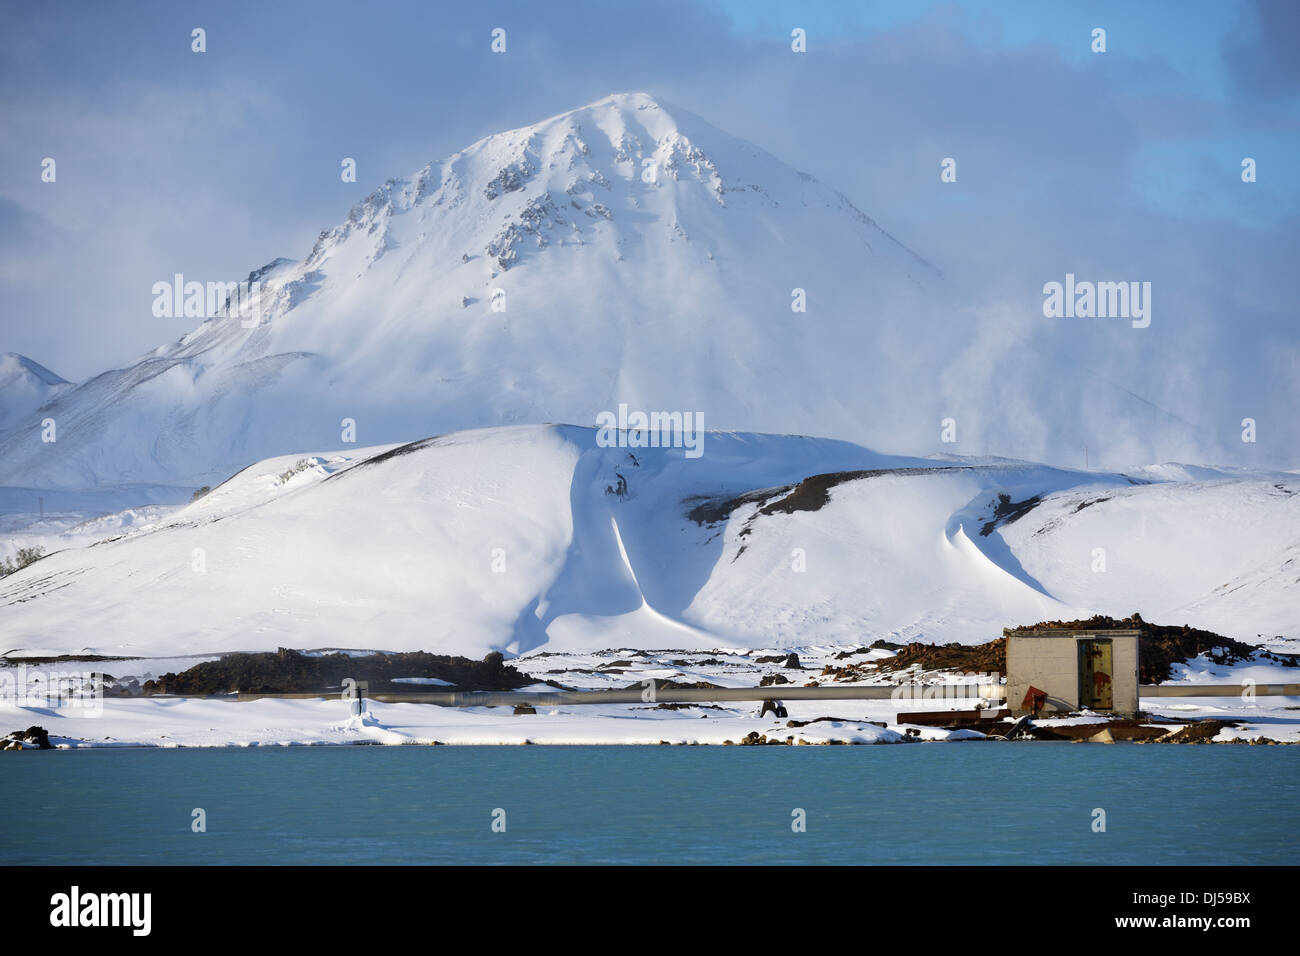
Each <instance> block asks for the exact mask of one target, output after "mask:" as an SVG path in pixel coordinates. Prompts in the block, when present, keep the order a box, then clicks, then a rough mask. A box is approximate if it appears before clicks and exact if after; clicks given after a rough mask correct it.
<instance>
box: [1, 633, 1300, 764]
mask: <svg viewBox="0 0 1300 956" xmlns="http://www.w3.org/2000/svg"><path fill="white" fill-rule="evenodd" d="M784 651H785V649H782V653H784ZM797 653H798V655H799V658H800V661H801V668H800V669H793V668H788V667H785V666H784V664H783V663H782V662H780V661H779V660H773V659H772V658H773V657H777V658H780V656H781V655H780V654H777V653H774V651H773V650H772V649H734V648H733V649H721V650H715V651H711V652H698V651H695V652H682V651H675V652H644V651H635V650H628V649H623V650H610V651H604V652H598V653H592V654H586V653H584V654H545V653H544V654H534V655H531V656H529V657H526V658H522V659H519V660H516V661H514V662H513V663H514V665H515V666H517V667H519V668H520V669H521V670H524V671H525V672H526V673H528V674H530V675H531V676H533V677H537V678H538V679H539V680H540V679H543V678H544V675H545V676H546V678H547V679H554V678H559V679H560V680H561V681H562V682H563V684H564V686H568V687H576V688H583V689H595V688H609V687H626V686H628V685H630V684H632V683H634V682H635V681H637V680H645V679H655V680H675V681H678V682H681V683H696V682H707V683H709V684H713V685H716V686H725V687H744V686H756V685H758V684H759V683H760V682H761V681H762V680H764V679H765V678H766V679H767V680H769V681H771V680H773V679H785V680H789V681H790V683H792V684H795V683H797V684H803V683H807V682H809V681H811V680H815V679H817V678H818V677H819V676H820V675H821V672H822V669H823V668H824V667H826V666H827V665H828V664H830V665H833V664H834V663H836V662H843V661H844V660H845V659H848V658H845V657H840V656H839V655H851V656H852V657H853V658H854V659H858V660H862V659H864V658H870V657H877V658H879V657H887V656H888V652H887V651H880V650H876V651H867V652H865V653H863V651H862V649H860V648H857V649H852V648H844V647H837V646H815V647H804V648H800V649H799V650H798V652H797ZM760 661H763V662H762V663H760ZM193 663H194V661H193V660H192V659H185V660H183V661H179V662H178V661H176V660H166V659H164V660H145V661H139V662H129V661H121V662H111V663H110V664H107V665H105V664H97V665H93V666H94V667H96V668H101V669H102V668H106V667H112V668H113V669H114V670H115V671H117V672H118V677H119V679H121V676H122V675H123V674H130V673H135V674H136V675H137V676H138V677H139V678H149V677H154V676H157V675H159V674H161V673H162V672H164V671H166V670H168V669H183V667H187V666H190V665H191V664H193ZM59 666H60V667H64V666H65V665H62V664H61V665H59ZM6 669H10V668H6ZM6 669H0V674H2V673H3V670H6ZM1185 671H1186V673H1184V674H1183V675H1181V679H1180V680H1178V681H1177V683H1206V682H1207V680H1209V679H1213V681H1214V682H1215V683H1229V682H1233V681H1235V680H1236V679H1237V678H1238V676H1244V677H1248V678H1250V679H1253V680H1256V681H1259V682H1261V683H1262V682H1270V683H1282V682H1287V681H1290V682H1294V679H1295V676H1296V669H1295V668H1287V667H1282V666H1277V665H1268V664H1261V663H1258V662H1256V663H1244V664H1241V665H1239V666H1238V667H1237V668H1232V667H1222V666H1215V665H1212V664H1209V663H1208V662H1204V661H1199V660H1198V661H1194V662H1192V664H1191V665H1188V666H1187V667H1186V668H1185ZM1237 671H1240V672H1241V673H1240V675H1238V674H1237V673H1236V672H1237ZM895 679H898V680H908V681H910V680H913V679H917V680H920V681H922V682H923V683H924V684H926V685H927V686H928V687H929V688H930V689H931V692H932V696H927V697H925V698H922V699H915V700H907V699H897V700H896V699H886V700H831V701H821V700H818V701H794V700H790V701H786V702H785V706H786V708H787V710H788V716H787V717H781V718H778V717H774V716H771V715H770V714H769V715H767V716H759V711H760V706H759V704H758V703H743V704H730V705H695V706H679V705H657V704H653V703H646V704H607V705H573V706H559V707H539V708H537V712H536V713H533V714H516V713H514V711H513V709H512V708H510V707H466V708H451V707H438V706H432V705H428V704H414V703H384V702H379V701H374V700H367V701H366V702H365V711H364V713H362V714H361V715H359V716H358V715H357V714H356V713H355V708H356V704H355V702H353V701H349V700H344V699H340V698H338V697H333V698H324V697H321V698H309V699H260V700H251V701H244V702H240V701H238V700H236V699H234V698H233V697H228V698H215V697H214V698H194V697H129V698H117V697H111V696H110V697H105V698H103V699H102V700H95V701H93V706H89V707H88V706H75V705H71V704H65V705H64V706H56V707H42V706H26V707H18V706H15V705H14V703H13V702H12V701H3V702H0V734H2V733H7V732H9V731H12V730H20V729H24V728H26V727H28V726H33V725H35V726H41V727H44V728H45V729H46V730H47V731H48V732H49V735H50V740H51V742H52V743H53V744H54V745H55V746H56V747H64V748H69V749H79V748H84V747H123V746H145V747H253V746H261V747H265V746H297V745H327V744H385V745H400V744H434V743H438V744H462V745H469V744H478V745H496V744H552V745H563V744H665V743H666V744H720V745H725V744H727V743H729V742H730V743H733V744H741V743H743V742H745V741H746V738H750V740H751V741H752V740H754V739H755V738H754V737H753V736H751V735H756V737H758V738H765V739H766V741H767V742H772V743H781V744H794V745H801V744H802V745H810V744H829V743H840V744H886V743H903V742H907V741H908V740H909V736H910V739H912V740H919V741H925V742H947V741H967V740H977V739H981V738H982V737H984V736H985V735H984V734H981V733H978V732H976V731H972V730H943V729H938V728H934V727H928V726H921V725H914V724H909V723H908V721H907V720H906V714H907V713H908V712H909V711H936V710H945V709H966V708H972V707H974V706H975V703H976V702H974V701H971V700H968V699H963V698H953V697H948V696H945V694H944V692H943V686H944V684H945V683H950V682H952V681H955V680H957V679H958V678H957V676H956V675H944V674H934V673H930V674H915V673H904V674H900V675H896V677H895ZM886 680H887V678H885V677H883V676H882V677H881V678H880V679H879V681H880V682H885V681H886ZM770 686H771V690H772V696H773V698H774V699H780V697H781V686H782V685H781V684H771V685H770ZM527 689H530V690H538V691H544V690H551V689H553V687H551V686H548V685H546V684H542V683H538V684H536V685H534V686H533V687H531V688H527ZM1142 707H1143V711H1144V713H1145V714H1146V715H1147V717H1146V718H1144V720H1147V721H1149V723H1150V724H1151V725H1152V726H1160V727H1161V728H1163V729H1165V730H1167V731H1169V732H1171V733H1172V732H1176V731H1178V730H1179V729H1181V728H1182V727H1184V726H1187V725H1188V724H1190V723H1193V722H1195V721H1198V720H1207V719H1213V720H1220V721H1231V722H1235V723H1236V725H1235V726H1225V727H1223V729H1222V730H1220V731H1219V733H1218V734H1217V736H1215V737H1214V740H1215V742H1228V741H1232V740H1240V741H1243V742H1250V741H1252V740H1255V739H1259V738H1267V739H1269V740H1276V741H1280V742H1287V743H1300V698H1282V697H1258V698H1256V699H1254V700H1242V699H1240V698H1236V697H1232V698H1224V697H1206V698H1197V697H1186V698H1167V697H1166V698H1146V699H1144V700H1143V702H1142ZM1106 720H1107V718H1106V717H1105V716H1104V715H1101V714H1095V715H1086V716H1083V717H1073V718H1054V719H1048V720H1044V721H1042V722H1040V723H1041V724H1042V726H1045V727H1052V726H1054V725H1055V726H1062V725H1068V724H1072V723H1079V722H1095V723H1097V724H1098V730H1100V729H1101V725H1103V724H1104V723H1105V722H1106ZM792 725H794V726H792Z"/></svg>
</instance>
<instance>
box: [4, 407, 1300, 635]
mask: <svg viewBox="0 0 1300 956" xmlns="http://www.w3.org/2000/svg"><path fill="white" fill-rule="evenodd" d="M596 436H597V433H596V431H595V430H593V429H587V428H577V427H570V426H518V427H508V428H495V429H486V430H480V431H471V432H461V433H454V434H450V435H445V436H441V437H438V438H433V439H427V440H423V441H419V442H415V443H412V444H408V445H402V446H389V447H379V448H369V449H361V450H358V451H348V452H341V453H320V454H315V455H310V456H288V457H280V458H276V459H271V460H267V461H263V462H259V463H258V464H256V465H254V466H252V467H249V468H247V469H245V470H244V471H242V472H240V473H239V474H237V475H235V476H234V477H232V478H231V479H230V480H229V481H227V482H226V483H225V484H223V485H221V486H220V487H218V488H215V489H214V490H213V491H212V492H211V493H210V494H208V495H207V496H206V497H203V498H201V499H200V500H198V501H196V502H195V503H193V504H190V505H188V506H185V507H182V508H180V509H178V510H175V511H173V512H170V513H168V514H166V515H164V516H157V515H154V516H151V518H155V519H156V520H154V521H153V523H152V524H149V525H146V526H143V527H135V528H134V529H130V528H128V529H127V530H126V531H125V533H124V534H121V535H120V536H118V537H114V538H110V539H107V540H103V541H101V542H99V543H98V544H95V545H94V546H92V547H85V548H79V549H71V550H65V551H61V552H59V553H56V554H52V555H50V556H48V557H46V558H44V559H43V560H41V561H38V562H37V563H35V564H33V565H31V566H30V567H28V568H25V569H24V570H22V571H19V572H17V573H15V574H13V575H12V576H10V577H8V578H5V579H3V580H0V615H2V620H3V622H4V623H3V628H0V634H2V635H3V636H2V638H0V640H2V641H3V647H0V650H4V651H18V652H20V653H21V654H28V655H30V654H34V653H41V652H43V653H81V652H93V653H99V654H107V655H142V656H150V655H154V656H173V655H179V654H197V653H212V652H219V651H226V650H266V649H273V648H275V647H277V646H282V645H283V646H294V647H345V648H379V649H386V650H407V649H423V650H430V651H438V652H446V653H457V654H467V655H471V656H481V655H482V654H483V653H485V652H486V651H488V650H491V649H498V648H499V649H504V650H507V651H512V652H516V653H523V652H527V651H530V650H535V649H538V648H542V647H545V648H547V649H559V650H565V651H579V650H591V649H599V648H608V647H642V648H647V647H650V648H656V647H657V648H711V647H719V646H724V647H725V646H741V647H757V646H780V645H783V644H784V645H788V646H807V645H809V644H814V643H833V642H842V643H869V642H870V641H871V640H874V639H876V638H879V637H887V638H891V639H894V640H898V641H904V640H928V641H941V642H942V641H954V640H955V641H963V642H981V641H985V640H988V639H990V638H992V637H996V636H998V634H999V633H1000V631H1001V628H1003V627H1004V626H1008V625H1014V624H1025V623H1031V622H1034V621H1039V620H1044V619H1060V618H1077V617H1081V616H1087V615H1089V614H1091V613H1094V612H1101V613H1109V614H1113V615H1127V614H1129V613H1131V612H1133V611H1139V612H1141V614H1142V615H1143V617H1144V618H1146V619H1147V620H1152V621H1156V622H1160V623H1170V624H1180V623H1183V622H1184V621H1186V622H1189V623H1192V624H1194V625H1196V626H1199V627H1210V628H1213V629H1215V630H1218V631H1220V632H1222V633H1224V634H1226V635H1228V636H1230V637H1236V638H1241V639H1244V640H1250V641H1255V642H1257V641H1258V638H1257V635H1260V634H1263V635H1265V636H1272V635H1277V634H1282V635H1287V636H1291V637H1296V636H1300V618H1297V615H1296V614H1295V609H1296V607H1300V582H1298V581H1297V579H1300V567H1298V566H1300V494H1297V492H1300V480H1298V479H1295V478H1294V477H1293V476H1292V477H1273V478H1264V477H1255V478H1246V477H1242V478H1238V479H1235V480H1213V481H1204V482H1201V481H1188V482H1149V481H1146V480H1144V479H1137V478H1131V477H1127V476H1124V475H1114V474H1102V473H1087V472H1077V471H1068V470H1059V469H1054V468H1048V467H1044V466H1041V465H1034V464H1029V463H1025V462H1012V461H1005V460H1000V461H993V462H979V461H972V462H964V461H962V460H960V459H945V460H942V461H940V460H927V459H908V458H899V457H892V456H887V455H881V454H877V453H875V452H872V451H869V450H867V449H865V448H861V447H858V446H855V445H851V444H847V443H843V442H835V441H829V440H818V439H808V438H799V437H789V436H773V435H757V434H737V433H710V434H708V435H707V436H706V438H705V443H704V446H703V449H704V453H703V455H702V456H700V457H698V458H689V457H687V456H686V454H685V452H684V450H682V449H658V448H612V447H601V446H600V445H598V443H597V439H596ZM814 476H817V477H814ZM1096 549H1104V552H1105V564H1104V568H1103V569H1101V570H1098V569H1097V567H1098V566H1097V563H1096V562H1097V555H1096Z"/></svg>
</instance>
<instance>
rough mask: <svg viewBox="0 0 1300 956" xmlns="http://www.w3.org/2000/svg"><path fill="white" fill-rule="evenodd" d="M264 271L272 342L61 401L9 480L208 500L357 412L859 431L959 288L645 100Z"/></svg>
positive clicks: (548, 131) (6, 460) (395, 417)
mask: <svg viewBox="0 0 1300 956" xmlns="http://www.w3.org/2000/svg"><path fill="white" fill-rule="evenodd" d="M159 278H160V279H162V278H165V279H167V280H170V279H171V277H170V276H168V277H159ZM234 278H238V277H231V276H216V277H198V276H194V277H190V276H187V277H186V279H187V280H189V279H193V280H229V279H234ZM249 280H250V281H256V282H259V283H261V288H260V295H258V296H257V297H256V299H255V302H254V305H255V307H256V308H257V310H259V319H258V322H257V324H256V327H251V328H246V327H245V325H246V324H251V322H248V321H246V319H245V318H244V317H242V316H241V317H238V318H233V319H232V318H213V319H210V320H208V321H206V322H204V323H203V324H202V325H200V326H199V327H197V328H196V329H194V330H193V331H191V332H190V333H189V334H187V335H185V336H184V337H183V338H181V339H180V340H179V341H176V342H174V343H173V344H170V345H164V346H161V347H159V348H158V349H156V350H154V351H153V352H151V353H149V354H147V355H145V356H143V357H142V358H141V359H140V360H139V361H137V362H136V363H134V364H132V365H130V366H129V367H127V368H124V369H119V370H114V371H110V372H106V373H104V374H102V375H100V376H98V377H96V378H94V379H92V380H90V381H88V382H86V383H85V384H83V385H81V386H80V387H79V388H76V389H75V390H72V391H70V392H68V393H67V394H64V395H61V396H60V397H59V398H58V400H57V401H56V403H55V405H54V406H53V408H52V409H50V410H49V412H48V414H49V415H50V416H51V417H53V418H55V419H56V421H57V422H58V428H59V439H58V442H57V443H55V444H42V443H41V442H40V440H39V434H38V431H37V428H36V424H37V422H36V420H34V419H31V418H29V419H28V420H26V421H25V422H24V423H23V424H22V427H20V428H18V429H16V430H15V431H13V432H11V433H9V434H8V435H7V436H6V435H0V485H20V486H27V487H46V488H48V487H64V488H88V487H95V486H101V485H113V484H120V483H123V482H127V481H129V482H137V483H145V482H153V483H160V484H186V483H188V484H189V485H191V486H195V485H198V484H204V483H211V482H213V481H217V480H221V479H222V478H224V477H226V476H227V475H229V474H230V473H231V472H232V471H234V470H237V469H238V468H241V467H243V466H245V465H247V464H248V463H249V462H251V461H256V460H259V459H262V458H266V457H269V456H273V455H279V454H285V453H287V452H292V451H294V450H301V449H310V448H319V447H335V446H337V445H338V444H339V443H340V442H341V441H343V440H344V439H342V438H341V435H342V433H343V426H342V424H341V423H342V422H343V420H344V419H352V420H353V421H355V423H356V438H357V441H358V442H359V443H360V444H366V445H373V444H378V443H384V442H395V441H409V440H411V439H413V438H416V437H418V436H421V435H429V434H436V433H439V432H443V431H450V430H455V429H459V428H467V427H478V426H490V425H501V424H513V423H535V422H548V421H550V422H573V423H577V424H583V425H586V424H591V423H593V422H594V421H595V418H596V415H597V414H598V413H599V412H601V411H604V410H612V409H615V408H617V406H618V404H619V403H620V402H626V403H628V404H629V405H630V406H631V407H632V408H634V409H642V410H646V411H650V410H669V411H682V412H694V413H699V414H702V415H703V422H704V425H705V427H708V428H726V429H746V430H762V431H769V432H789V433H797V434H820V435H835V436H839V437H845V438H849V439H856V440H863V438H864V437H865V433H866V428H865V424H864V415H866V413H867V411H868V410H870V409H873V408H878V407H880V406H881V405H882V403H883V402H884V401H885V400H886V398H887V396H888V390H887V388H886V386H885V384H884V383H883V382H880V381H877V380H876V378H875V377H873V376H871V375H869V374H863V366H864V363H866V364H867V365H870V364H871V363H872V362H874V361H876V359H875V358H874V356H876V355H878V353H879V352H880V347H881V338H880V334H881V331H882V329H883V324H884V323H889V324H891V325H893V326H894V327H898V325H899V322H900V321H901V320H902V318H903V317H905V316H911V315H914V314H916V303H917V302H918V301H924V302H927V303H929V302H931V301H932V298H933V294H934V290H935V288H936V287H938V286H941V285H942V282H941V280H940V279H939V278H938V277H937V274H936V272H935V270H934V269H932V268H931V267H930V266H929V265H927V264H926V263H925V262H924V261H923V260H921V259H920V258H918V257H917V256H916V255H914V254H913V253H912V252H910V251H909V250H908V249H906V248H904V247H903V246H902V245H900V244H899V243H898V242H897V241H895V240H894V239H893V238H891V237H890V236H889V235H887V234H886V233H885V232H883V231H882V230H881V229H880V228H879V227H878V226H876V225H875V223H873V222H872V221H871V220H870V219H869V218H868V217H867V216H865V215H864V214H862V213H861V212H859V211H858V210H857V209H855V208H854V207H853V206H852V205H851V204H850V203H849V202H848V201H847V200H846V199H845V198H844V197H843V196H842V195H840V194H839V193H837V192H835V191H834V190H833V189H830V188H828V187H826V186H823V185H821V184H820V183H818V182H817V181H815V180H813V179H812V178H810V177H808V176H806V175H804V174H801V173H799V172H796V171H795V170H793V169H791V168H789V167H788V166H786V165H784V164H782V163H781V162H779V161H778V160H776V159H775V158H774V157H772V156H771V155H769V154H767V153H765V152H763V151H762V150H760V149H758V148H757V147H755V146H753V145H751V144H749V143H746V142H744V141H741V140H738V139H735V138H733V137H731V136H729V135H727V134H726V133H723V132H722V131H720V130H718V129H716V128H714V127H712V126H710V125H709V124H708V123H706V122H705V121H703V120H701V119H699V118H698V117H696V116H694V115H691V114H689V113H686V112H683V111H680V110H677V109H675V108H670V107H667V106H665V105H663V104H660V103H657V102H656V101H655V100H653V99H652V98H650V97H649V96H647V95H645V94H641V93H632V94H621V95H616V96H611V97H607V98H606V99H603V100H601V101H599V102H597V103H594V104H591V105H590V106H587V107H584V108H582V109H579V110H575V111H572V112H569V113H565V114H562V115H560V116H556V117H553V118H551V119H548V120H545V121H544V122H541V123H538V124H536V125H534V126H529V127H525V128H522V129H517V130H512V131H509V132H505V133H500V134H497V135H494V136H490V137H488V138H486V139H483V140H481V141H479V142H478V143H475V144H474V145H472V146H470V147H468V148H467V149H465V150H463V151H461V152H459V153H456V154H455V155H453V156H450V157H448V158H446V159H444V160H442V161H439V162H435V163H431V164H429V165H428V166H426V167H424V168H423V169H421V170H419V171H418V172H416V173H415V174H414V175H412V176H409V177H407V178H405V179H395V180H390V181H389V182H387V183H385V184H384V185H383V186H381V187H380V188H379V189H377V190H375V192H373V193H372V194H371V195H370V196H369V197H368V198H366V199H365V200H364V201H363V202H361V203H359V204H357V205H356V206H355V207H354V208H353V209H352V211H351V213H350V214H349V216H348V218H347V220H346V221H345V222H343V223H342V224H341V225H339V226H337V227H335V228H333V229H330V230H327V231H325V232H323V233H321V236H320V239H319V241H318V242H317V243H316V245H315V247H314V248H313V249H312V250H311V251H310V252H309V253H308V255H307V257H306V258H305V259H304V260H303V261H301V262H298V263H293V262H289V261H287V260H276V261H275V262H273V263H271V264H269V265H268V266H265V267H263V268H262V269H259V270H256V271H255V272H253V273H252V274H250V276H249ZM796 289H798V290H803V291H802V293H796V292H795V290H796ZM800 295H802V296H805V297H806V301H807V311H806V312H797V311H794V310H793V309H792V305H793V304H795V303H796V302H797V301H798V298H797V297H798V296H800ZM503 306H504V308H502V307H503ZM178 321H180V320H176V319H160V320H159V322H160V329H163V328H165V323H166V322H178ZM163 334H166V333H164V332H161V331H160V337H161V336H162V335H163ZM882 361H883V360H882ZM937 427H938V426H937V424H936V425H935V428H936V429H937Z"/></svg>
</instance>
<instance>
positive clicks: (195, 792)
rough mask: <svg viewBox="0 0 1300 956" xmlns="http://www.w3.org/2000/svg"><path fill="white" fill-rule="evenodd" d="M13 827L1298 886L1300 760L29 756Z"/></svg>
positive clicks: (1036, 753)
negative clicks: (1213, 870) (1097, 828)
mask: <svg viewBox="0 0 1300 956" xmlns="http://www.w3.org/2000/svg"><path fill="white" fill-rule="evenodd" d="M196 808H202V809H203V810H204V811H205V814H206V826H207V830H206V832H204V833H195V832H193V831H192V830H191V823H192V820H193V815H192V814H193V811H194V809H196ZM1095 808H1101V809H1102V810H1104V811H1105V814H1106V817H1105V823H1106V832H1104V833H1098V832H1093V820H1094V809H1095ZM796 809H802V810H803V811H804V813H805V816H806V831H805V832H802V833H799V832H794V831H793V830H792V823H793V822H794V821H795V819H796V817H795V815H794V811H795V810H796ZM496 810H504V811H505V813H504V823H505V832H493V829H492V827H493V821H494V811H496ZM0 818H2V819H3V821H4V825H3V827H0V863H5V864H15V863H17V864H31V863H37V864H54V863H58V864H112V863H139V864H147V863H174V864H212V863H228V864H229V863H252V864H282V863H284V864H287V863H294V864H346V863H376V864H423V863H488V864H495V863H515V864H535V863H639V864H646V863H843V864H881V863H885V864H887V863H920V864H947V863H974V864H984V863H987V864H1002V863H1056V864H1061V863H1064V864H1107V865H1109V864H1130V863H1131V864H1161V863H1169V864H1216V863H1233V864H1251V863H1294V861H1295V860H1296V859H1297V852H1298V851H1300V747H1243V746H1199V747H1179V746H1153V745H1148V746H1135V745H1123V744H1117V745H1114V746H1099V745H1086V744H1049V743H1034V744H1023V743H1021V744H1002V743H962V744H925V745H911V746H898V745H895V746H875V747H872V746H867V747H288V748H256V749H212V750H204V749H191V750H186V749H167V750H162V749H158V750H150V749H138V750H137V749H120V750H83V751H57V752H43V753H33V752H27V753H20V754H3V755H0ZM495 819H497V820H498V821H499V820H501V814H499V813H498V814H496V816H495ZM499 825H500V824H499V823H498V826H499Z"/></svg>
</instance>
